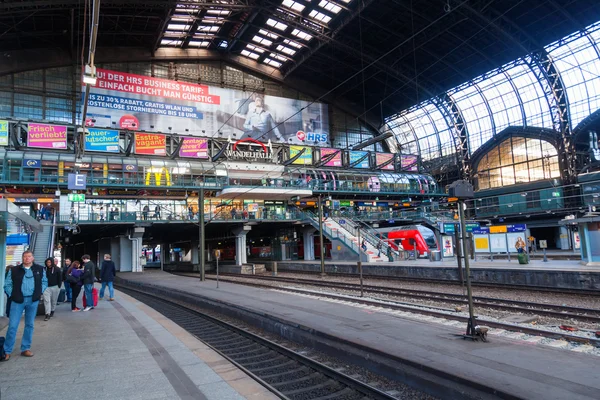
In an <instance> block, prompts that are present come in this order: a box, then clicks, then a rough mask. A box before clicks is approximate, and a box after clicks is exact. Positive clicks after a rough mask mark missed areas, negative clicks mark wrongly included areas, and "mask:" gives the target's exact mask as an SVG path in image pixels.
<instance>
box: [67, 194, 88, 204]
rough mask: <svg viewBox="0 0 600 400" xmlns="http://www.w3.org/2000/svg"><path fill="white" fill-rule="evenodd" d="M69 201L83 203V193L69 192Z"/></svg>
mask: <svg viewBox="0 0 600 400" xmlns="http://www.w3.org/2000/svg"><path fill="white" fill-rule="evenodd" d="M68 198H69V201H72V202H73V203H84V202H85V194H83V193H81V194H77V193H69V196H68Z"/></svg>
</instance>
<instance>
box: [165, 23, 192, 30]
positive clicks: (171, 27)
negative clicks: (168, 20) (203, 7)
mask: <svg viewBox="0 0 600 400" xmlns="http://www.w3.org/2000/svg"><path fill="white" fill-rule="evenodd" d="M188 29H190V25H184V24H168V25H167V30H168V31H187V30H188Z"/></svg>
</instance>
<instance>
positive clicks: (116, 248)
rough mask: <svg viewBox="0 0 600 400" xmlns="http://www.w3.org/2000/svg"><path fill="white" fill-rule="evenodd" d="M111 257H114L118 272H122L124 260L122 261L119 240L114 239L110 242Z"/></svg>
mask: <svg viewBox="0 0 600 400" xmlns="http://www.w3.org/2000/svg"><path fill="white" fill-rule="evenodd" d="M109 253H110V255H111V256H112V260H113V261H114V263H115V267H116V268H117V271H121V263H122V262H123V260H122V259H121V247H120V241H119V239H118V238H113V239H111V240H110V252H109Z"/></svg>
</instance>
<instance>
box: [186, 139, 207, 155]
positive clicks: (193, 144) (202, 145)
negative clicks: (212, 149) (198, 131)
mask: <svg viewBox="0 0 600 400" xmlns="http://www.w3.org/2000/svg"><path fill="white" fill-rule="evenodd" d="M182 140H183V144H182V145H181V148H180V149H179V157H190V158H208V139H202V138H194V137H184V138H183V139H182Z"/></svg>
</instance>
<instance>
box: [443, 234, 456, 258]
mask: <svg viewBox="0 0 600 400" xmlns="http://www.w3.org/2000/svg"><path fill="white" fill-rule="evenodd" d="M442 243H443V244H444V247H443V253H442V256H443V257H454V238H453V237H452V236H442Z"/></svg>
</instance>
